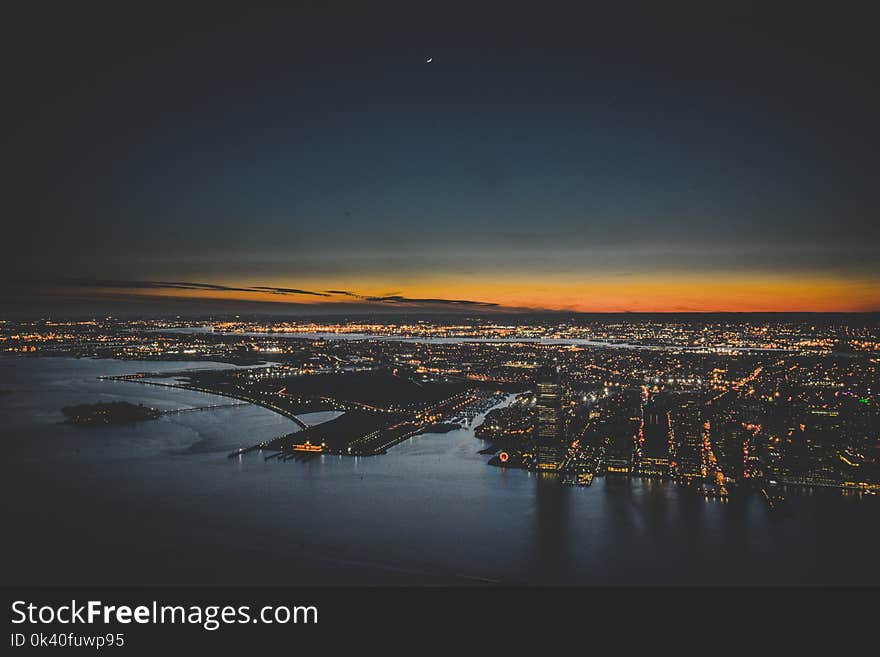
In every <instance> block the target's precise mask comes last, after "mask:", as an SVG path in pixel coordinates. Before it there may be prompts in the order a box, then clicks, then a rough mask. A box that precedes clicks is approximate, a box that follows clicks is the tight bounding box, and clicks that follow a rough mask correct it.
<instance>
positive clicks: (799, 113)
mask: <svg viewBox="0 0 880 657" xmlns="http://www.w3.org/2000/svg"><path fill="white" fill-rule="evenodd" d="M10 27H12V29H13V31H14V33H13V34H11V35H10V38H8V39H6V40H5V52H4V60H5V66H6V67H8V70H7V76H6V79H7V80H8V81H9V83H8V87H9V88H10V89H11V90H12V91H13V93H11V94H10V98H11V101H12V102H11V103H10V106H9V107H7V108H6V112H7V113H8V116H7V120H6V121H5V125H6V126H7V128H8V130H9V133H10V135H9V140H8V142H9V149H8V151H7V155H8V157H9V163H10V164H11V165H12V166H11V170H12V172H11V173H10V174H8V175H7V181H8V182H9V183H11V184H10V193H9V194H7V195H5V196H6V198H5V202H4V204H5V208H4V213H5V215H6V217H7V218H8V219H9V224H10V225H11V226H12V228H10V229H9V230H10V231H11V232H10V233H9V237H10V238H11V239H8V240H6V241H5V246H4V252H3V256H4V262H5V266H6V267H8V268H9V273H8V274H7V275H6V276H5V277H4V278H5V279H7V280H12V279H14V278H16V279H22V278H25V279H31V278H34V279H40V280H42V281H44V282H45V281H52V280H56V279H64V278H70V277H77V278H80V279H82V278H89V279H95V280H117V281H118V280H126V281H137V280H152V281H156V280H159V281H161V280H172V281H175V280H185V281H200V282H206V283H222V284H225V285H231V284H238V283H241V284H245V285H254V284H257V283H266V284H271V285H282V284H283V285H289V286H290V285H293V286H296V287H303V288H308V287H310V286H311V287H315V286H317V287H321V286H325V287H326V286H327V285H334V286H337V287H338V286H341V285H345V286H346V289H348V288H357V289H359V290H361V289H362V290H364V291H365V292H368V293H370V294H386V293H388V294H390V293H392V292H394V293H397V292H407V291H408V290H410V289H411V290H412V291H413V292H417V293H419V294H422V295H424V294H426V293H430V294H431V295H432V296H442V290H439V289H438V290H436V293H435V292H434V288H435V287H437V281H439V280H441V279H442V278H443V277H444V276H446V275H449V274H452V275H453V278H455V277H456V276H459V277H471V278H472V280H473V281H479V282H481V285H482V286H483V287H484V288H485V289H487V290H488V291H489V296H492V294H495V292H492V290H494V289H495V288H493V286H498V289H497V294H498V295H499V296H498V297H497V299H496V298H494V297H493V298H492V299H491V300H496V301H499V302H502V303H507V302H510V301H512V300H515V299H520V297H517V296H516V295H513V294H512V293H510V291H509V290H507V291H506V292H504V291H502V290H501V288H502V287H505V286H507V287H511V286H514V285H516V284H522V282H523V281H533V282H536V283H535V285H532V287H533V288H534V289H533V290H532V292H531V293H530V294H531V296H530V297H528V295H526V296H525V297H522V299H526V297H528V298H529V299H532V298H533V299H534V303H531V302H529V305H534V306H540V305H541V303H540V298H539V297H540V295H541V292H540V289H545V291H546V290H547V288H553V287H554V286H557V287H558V286H559V285H562V284H565V285H568V284H569V283H571V284H572V285H575V284H577V285H582V286H588V285H589V284H590V281H602V280H605V279H607V278H608V277H610V276H616V277H627V276H630V277H636V278H638V279H639V280H642V279H645V278H646V277H652V278H655V277H656V278H661V279H664V278H665V279H669V280H675V281H677V283H676V285H678V284H683V283H682V281H684V280H687V278H688V277H691V278H693V279H694V280H695V281H696V282H697V283H698V284H699V285H703V286H704V287H705V285H706V282H705V281H706V277H716V278H718V277H720V278H723V279H724V280H725V281H730V280H734V279H735V278H736V277H738V276H739V277H746V278H755V277H760V276H767V277H768V280H769V279H773V280H776V279H778V280H782V279H786V280H789V281H791V280H793V279H794V278H797V277H798V276H823V277H825V278H827V279H828V280H833V281H836V283H835V285H837V286H838V289H839V290H843V291H844V292H845V291H846V289H845V288H846V285H847V283H846V281H850V280H851V281H852V282H853V285H858V286H862V287H861V288H860V289H861V292H860V295H861V296H860V297H859V301H858V303H859V304H864V303H866V302H867V303H869V304H870V303H871V300H872V299H875V300H878V299H880V297H878V296H872V295H873V294H875V293H876V292H877V291H878V290H880V288H878V287H873V288H872V287H871V286H872V285H875V284H876V283H877V281H878V277H880V267H878V264H877V262H878V258H877V256H878V251H880V228H878V226H880V222H878V221H877V220H876V215H877V209H878V201H880V198H878V192H877V190H876V184H875V177H876V171H877V162H876V159H877V155H876V154H877V152H878V147H880V129H878V127H877V123H876V118H875V117H876V116H877V115H878V110H880V95H878V84H877V82H878V80H877V64H876V62H875V58H872V55H873V52H872V51H873V46H872V39H873V36H872V34H871V31H870V26H869V24H867V23H866V22H865V20H864V17H860V16H858V15H845V14H842V13H839V14H836V15H833V16H830V15H821V14H811V15H804V14H802V13H784V14H783V13H780V14H776V15H773V14H769V13H767V12H764V11H761V10H757V11H747V10H739V12H738V13H736V14H728V15H710V14H708V13H702V14H694V13H681V14H676V15H671V14H660V13H657V12H654V13H652V14H640V13H631V14H623V13H620V14H617V15H613V16H612V15H608V14H605V13H603V14H600V13H597V12H595V11H592V12H590V11H582V12H580V13H577V14H556V15H552V16H550V15H540V14H539V15H530V16H527V15H519V16H511V15H508V14H506V13H503V12H501V13H499V12H497V11H495V12H489V11H487V12H485V13H479V12H475V13H473V14H470V15H468V16H454V17H453V16H434V17H426V18H425V20H423V21H408V20H406V18H405V17H403V16H401V15H398V14H393V15H392V14H383V13H379V12H373V13H364V14H363V15H351V14H346V15H333V14H330V13H323V12H318V11H302V10H300V11H288V12H268V11H267V12H258V11H249V12H246V13H240V14H239V13H228V14H224V13H216V12H200V13H196V12H192V13H187V12H179V13H174V14H157V13H153V12H149V11H146V10H144V11H143V12H142V14H141V15H137V14H136V13H134V14H133V13H132V12H130V11H129V10H126V12H124V13H123V12H121V11H120V12H117V13H106V12H103V11H102V12H99V13H89V12H86V11H84V10H82V9H79V10H75V9H69V8H68V9H67V10H65V13H64V14H63V15H58V14H55V13H53V12H47V11H43V12H40V13H39V14H35V15H31V16H22V17H21V20H20V21H19V22H18V23H15V22H13V24H12V25H11V26H10ZM427 57H433V61H432V62H431V63H430V64H428V63H426V62H425V59H426V58H427ZM542 281H543V283H541V282H542ZM701 281H702V282H701ZM539 283H540V284H539ZM529 284H530V283H529ZM456 285H457V287H456V289H460V290H463V291H464V290H465V286H464V283H463V282H461V281H459V282H458V283H456ZM475 285H476V283H475ZM542 286H543V287H542ZM841 286H842V287H841ZM865 286H867V287H865ZM505 289H507V288H505ZM585 289H586V287H585ZM572 290H573V291H572V292H571V294H576V289H575V288H574V287H573V288H572ZM550 292H552V290H551V291H550ZM548 294H549V296H548V298H551V297H553V294H552V293H548ZM473 295H476V296H477V297H479V298H481V299H485V298H486V294H483V295H482V296H481V295H480V289H478V287H475V288H474V290H473ZM866 295H867V296H866ZM566 298H567V299H569V298H570V297H566ZM634 298H635V297H634ZM526 300H527V301H528V299H526ZM566 303H569V302H566ZM762 303H763V302H762ZM551 305H552V304H551ZM569 305H571V304H570V303H569ZM588 305H589V304H587V306H588ZM758 305H760V304H758ZM762 307H763V306H762ZM858 309H865V308H863V307H861V306H860V307H859V308H858Z"/></svg>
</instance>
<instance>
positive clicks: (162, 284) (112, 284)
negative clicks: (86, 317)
mask: <svg viewBox="0 0 880 657" xmlns="http://www.w3.org/2000/svg"><path fill="white" fill-rule="evenodd" d="M59 282H60V284H62V285H66V286H71V287H91V288H113V289H125V290H203V291H219V292H263V293H265V292H269V293H271V294H278V295H306V296H316V297H333V296H344V297H349V298H352V299H358V300H360V301H364V302H369V303H383V304H394V305H432V306H475V307H481V308H493V307H496V306H498V304H497V303H490V302H488V301H474V300H471V299H440V298H412V297H405V296H402V295H400V294H396V293H394V294H386V295H380V296H370V295H364V294H358V293H357V292H351V291H349V290H324V291H321V292H316V291H313V290H304V289H301V288H295V287H275V286H270V285H256V286H252V287H235V286H230V285H218V284H216V283H195V282H192V281H130V280H102V279H86V278H68V279H64V280H62V281H59Z"/></svg>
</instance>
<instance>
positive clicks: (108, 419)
mask: <svg viewBox="0 0 880 657" xmlns="http://www.w3.org/2000/svg"><path fill="white" fill-rule="evenodd" d="M61 412H62V413H64V416H65V418H67V420H66V422H67V423H69V424H86V425H94V424H128V423H130V422H141V421H143V420H154V419H156V418H157V417H159V416H160V415H161V414H162V412H161V411H158V410H156V409H155V408H150V407H149V406H144V405H143V404H131V403H129V402H125V401H118V402H104V403H98V404H77V405H76V406H65V407H64V408H62V409H61Z"/></svg>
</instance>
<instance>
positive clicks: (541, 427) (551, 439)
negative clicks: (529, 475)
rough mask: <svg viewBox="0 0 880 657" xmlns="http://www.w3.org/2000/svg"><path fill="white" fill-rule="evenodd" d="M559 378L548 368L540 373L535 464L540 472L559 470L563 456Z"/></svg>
mask: <svg viewBox="0 0 880 657" xmlns="http://www.w3.org/2000/svg"><path fill="white" fill-rule="evenodd" d="M560 392H561V391H560V386H559V377H558V376H557V375H556V372H555V370H553V369H552V368H549V367H546V368H542V369H541V370H540V371H539V372H538V403H537V408H538V439H537V441H536V445H535V447H536V450H535V456H536V458H535V464H536V466H537V468H538V469H539V470H558V469H559V465H560V463H561V461H562V455H563V444H564V440H563V435H562V432H563V427H562V399H561V394H560Z"/></svg>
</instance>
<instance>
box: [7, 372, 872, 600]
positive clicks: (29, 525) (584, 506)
mask: <svg viewBox="0 0 880 657" xmlns="http://www.w3.org/2000/svg"><path fill="white" fill-rule="evenodd" d="M214 366H216V367H228V366H225V365H214ZM185 367H193V368H204V367H206V365H205V363H153V362H151V363H143V362H141V363H134V362H120V361H108V360H85V359H84V360H76V359H67V358H43V359H24V358H0V390H8V391H10V392H9V393H8V394H0V440H2V446H3V450H4V454H5V458H4V461H3V466H2V467H3V474H2V482H3V483H2V493H3V499H4V538H3V541H4V555H5V558H4V559H3V562H2V564H3V565H2V569H0V577H2V581H3V583H4V584H49V583H62V584H241V585H244V584H255V585H257V584H278V585H289V584H304V585H312V584H330V585H339V584H391V585H406V584H441V585H442V584H468V583H472V584H479V583H480V582H484V581H500V582H505V583H549V584H626V585H637V584H797V583H806V584H831V583H834V584H873V585H876V584H880V565H878V560H877V559H876V547H877V529H876V527H877V520H878V517H880V516H878V510H880V505H878V504H877V503H876V501H875V499H876V498H871V499H858V498H856V497H854V496H843V495H840V494H838V493H827V492H825V493H821V494H820V493H816V494H813V495H804V496H799V497H797V498H792V506H793V513H792V515H791V516H789V517H779V516H774V515H771V514H770V513H769V512H768V511H767V509H766V507H765V506H764V504H763V503H762V502H761V500H760V498H758V497H757V496H748V497H745V498H743V499H740V500H737V501H733V502H729V503H724V502H720V501H707V500H705V499H703V498H701V497H699V496H697V495H695V494H694V493H692V492H689V491H687V490H685V489H681V488H677V487H676V486H674V485H672V484H667V483H660V482H650V481H644V482H643V481H639V480H625V479H624V480H606V479H603V478H597V479H595V480H594V483H593V485H592V486H591V487H589V488H578V487H561V486H558V485H556V484H555V483H553V482H546V481H544V480H541V479H539V478H538V477H536V476H535V475H532V474H530V473H527V472H524V471H519V470H502V469H498V468H493V467H489V466H487V465H486V459H487V457H485V456H481V455H479V454H477V453H476V452H477V451H478V450H479V449H480V448H481V447H483V446H484V444H483V443H481V442H480V441H478V440H476V439H475V438H474V436H473V429H472V428H471V427H468V428H463V429H461V430H457V431H452V432H449V433H447V434H425V435H421V436H417V437H414V438H412V439H410V440H408V441H406V442H405V443H403V444H401V445H399V446H397V447H395V448H393V449H392V450H391V451H390V453H389V454H387V455H385V456H378V457H365V458H350V457H335V456H324V457H320V458H318V459H315V460H313V461H310V462H308V463H294V462H288V463H280V462H277V461H274V460H273V461H269V462H266V461H264V459H263V458H262V457H261V456H260V454H259V453H252V454H247V455H244V456H242V457H238V458H234V459H229V458H227V454H228V453H229V452H230V451H232V450H233V449H236V448H238V447H240V446H246V445H251V444H254V443H256V442H259V441H260V440H264V439H268V438H272V437H274V436H277V435H280V434H282V433H288V432H291V431H295V430H296V429H297V426H296V425H295V424H294V423H293V422H291V421H289V420H287V419H285V418H282V417H280V416H278V415H276V414H274V413H272V412H270V411H268V410H265V409H262V408H259V407H256V406H252V405H248V406H239V407H234V408H224V409H217V410H212V411H202V412H194V413H183V414H176V415H168V416H163V417H161V418H159V419H158V420H154V421H150V422H145V423H140V424H135V425H127V426H120V427H73V426H69V425H65V424H59V422H60V420H61V419H62V415H61V412H60V409H61V407H63V406H65V405H68V404H73V403H91V402H95V401H110V400H126V401H130V402H133V403H138V402H142V403H144V404H148V405H151V406H155V407H159V408H167V409H170V408H181V407H185V406H203V405H206V404H210V403H217V402H219V401H224V400H223V399H222V398H218V397H216V396H213V395H208V394H203V393H197V392H192V391H186V390H175V389H169V388H161V387H156V386H147V385H137V384H132V383H126V382H118V381H101V380H98V379H97V378H96V377H97V376H99V375H106V374H124V373H133V372H137V371H144V370H149V371H157V372H158V371H176V370H180V369H183V368H185ZM320 415H322V414H315V417H310V418H307V419H306V421H311V422H318V421H321V420H326V419H329V418H330V417H332V415H326V414H325V415H323V417H319V416H320ZM479 421H480V416H478V417H477V418H476V421H475V423H474V426H475V425H476V424H478V423H479Z"/></svg>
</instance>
